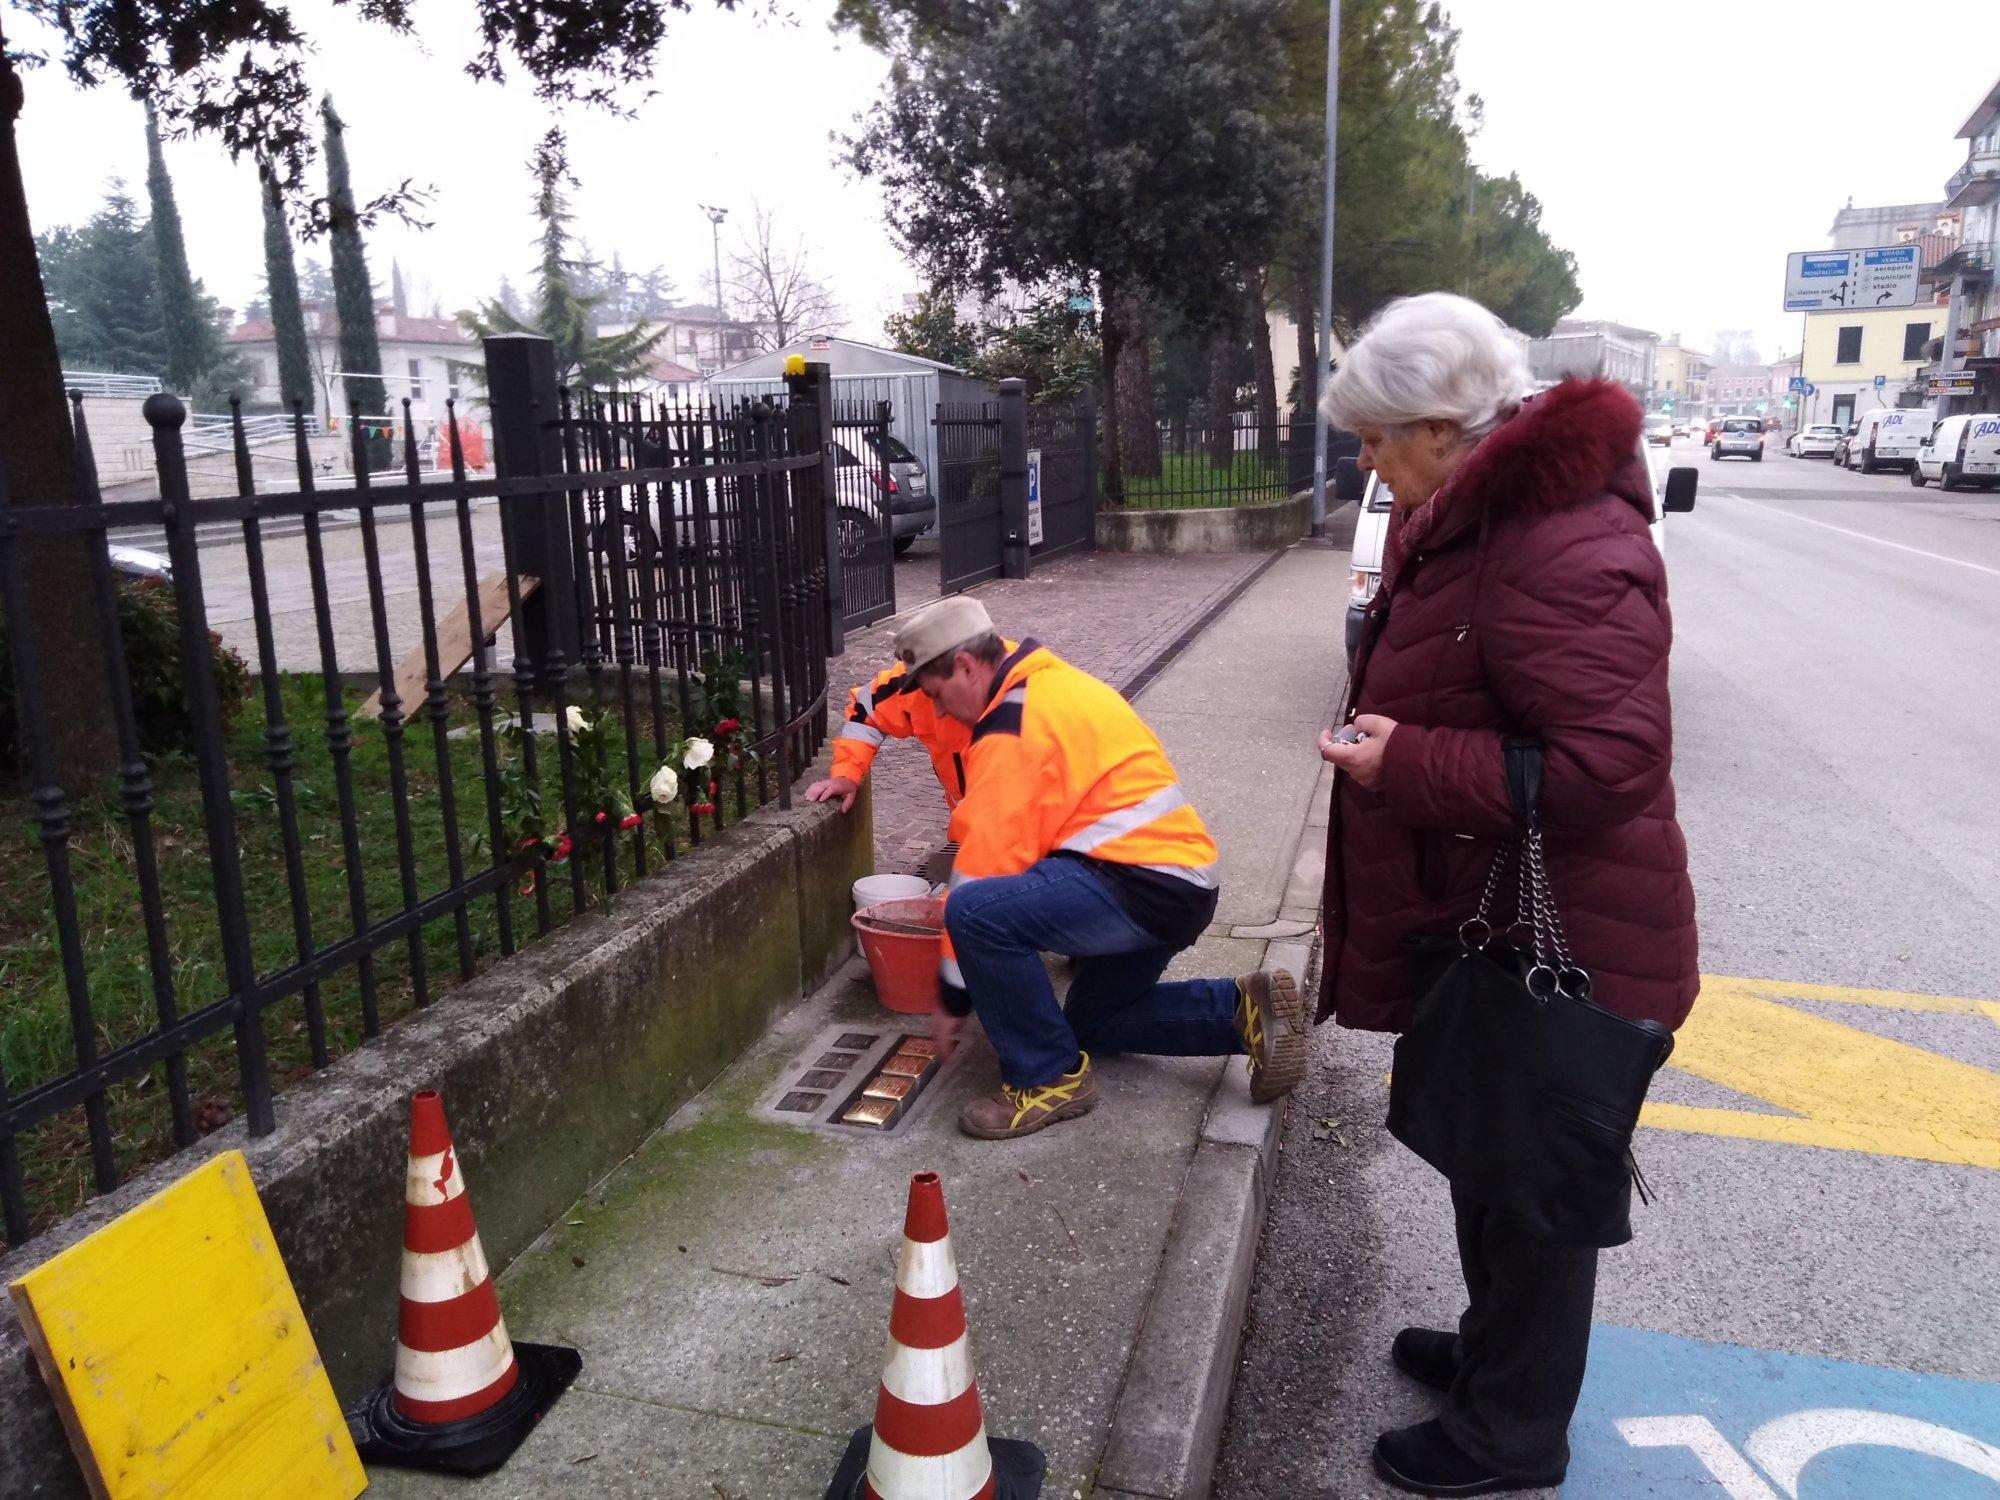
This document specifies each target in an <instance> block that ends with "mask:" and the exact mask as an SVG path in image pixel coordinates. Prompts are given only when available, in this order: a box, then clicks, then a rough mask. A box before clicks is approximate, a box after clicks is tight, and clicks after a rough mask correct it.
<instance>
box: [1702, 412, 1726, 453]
mask: <svg viewBox="0 0 2000 1500" xmlns="http://www.w3.org/2000/svg"><path fill="white" fill-rule="evenodd" d="M1721 425H1722V418H1720V417H1710V418H1709V419H1708V421H1707V422H1706V423H1704V424H1703V425H1702V429H1701V441H1702V445H1703V446H1704V447H1706V446H1707V445H1708V444H1710V443H1713V442H1714V441H1715V429H1716V428H1717V427H1719V426H1721Z"/></svg>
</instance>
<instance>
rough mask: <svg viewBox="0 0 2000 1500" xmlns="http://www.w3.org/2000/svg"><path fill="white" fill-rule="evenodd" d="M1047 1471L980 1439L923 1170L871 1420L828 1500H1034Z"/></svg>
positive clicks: (968, 1364)
mask: <svg viewBox="0 0 2000 1500" xmlns="http://www.w3.org/2000/svg"><path fill="white" fill-rule="evenodd" d="M1048 1466H1049V1464H1048V1459H1047V1458H1045V1457H1044V1456H1043V1454H1042V1450H1041V1449H1039V1448H1037V1447H1036V1446H1035V1445H1034V1444H1033V1443H1026V1442H1021V1441H1019V1440H1017V1439H1014V1438H989V1437H987V1435H986V1421H985V1416H984V1414H983V1413H982V1412H981V1411H980V1407H979V1383H978V1381H977V1380H975V1379H974V1378H973V1374H972V1349H971V1345H970V1343H969V1341H968V1340H967V1338H966V1332H965V1300H964V1298H963V1296H962V1295H961V1294H960V1292H959V1289H958V1264H957V1262H956V1261H955V1260H954V1259H953V1257H952V1253H951V1230H950V1227H949V1225H947V1224H946V1222H945V1213H944V1189H943V1187H942V1186H941V1185H940V1184H939V1181H938V1175H937V1173H935V1172H919V1173H917V1174H916V1175H915V1176H914V1177H912V1178H911V1179H910V1202H909V1208H908V1210H907V1211H906V1212H905V1214H904V1217H903V1257H902V1260H901V1262H900V1263H899V1264H898V1265H897V1267H896V1299H895V1301H894V1303H893V1304H892V1305H891V1307H890V1311H889V1347H888V1351H887V1354H886V1356H885V1358H884V1360H883V1367H882V1386H881V1389H880V1390H879V1391H878V1392H877V1393H876V1396H875V1421H874V1423H873V1424H872V1425H870V1426H867V1427H863V1428H861V1429H860V1430H859V1431H858V1432H856V1433H855V1434H854V1436H853V1437H852V1438H851V1439H850V1440H849V1441H848V1444H847V1452H846V1454H845V1455H844V1456H843V1457H842V1458H841V1461H840V1467H839V1468H838V1469H837V1470H836V1471H835V1472H834V1476H833V1483H832V1484H831V1485H830V1486H829V1487H828V1489H827V1492H826V1497H825V1500H1034V1497H1035V1496H1037V1495H1039V1494H1040V1493H1041V1492H1042V1477H1043V1475H1044V1474H1046V1473H1047V1471H1048Z"/></svg>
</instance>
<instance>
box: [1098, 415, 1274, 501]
mask: <svg viewBox="0 0 2000 1500" xmlns="http://www.w3.org/2000/svg"><path fill="white" fill-rule="evenodd" d="M1121 436H1122V437H1123V438H1124V446H1123V453H1122V458H1123V464H1124V474H1123V477H1122V489H1121V490H1120V491H1119V492H1118V493H1116V494H1114V493H1112V491H1111V487H1110V484H1109V482H1108V476H1107V484H1106V492H1105V493H1106V499H1107V500H1108V501H1110V503H1112V504H1114V505H1115V504H1123V505H1128V506H1142V507H1147V508H1157V509H1164V510H1179V509H1193V508H1199V507H1215V506H1231V505H1261V504H1267V503H1269V502H1271V501H1275V500H1283V499H1285V498H1286V497H1287V496H1288V495H1291V494H1294V493H1296V492H1297V491H1298V490H1299V489H1301V488H1304V487H1306V486H1309V485H1310V484H1311V483H1312V461H1313V424H1312V420H1311V419H1310V418H1309V417H1307V416H1304V415H1301V414H1300V413H1297V412H1293V413H1290V414H1289V415H1286V416H1281V417H1279V418H1278V419H1277V420H1276V421H1275V422H1264V421H1261V420H1259V418H1258V416H1257V414H1256V413H1254V412H1237V413H1235V414H1234V415H1233V417H1232V418H1231V419H1230V420H1229V421H1226V422H1217V423H1199V422H1194V423H1190V422H1162V423H1160V424H1159V426H1158V428H1157V429H1156V431H1155V432H1154V433H1152V434H1147V433H1143V432H1142V433H1138V434H1121ZM1155 444H1157V451H1158V460H1159V461H1158V463H1157V464H1155V463H1154V462H1153V456H1154V445H1155ZM1301 470H1303V473H1304V475H1305V479H1304V483H1303V484H1301V483H1300V482H1299V475H1300V473H1301Z"/></svg>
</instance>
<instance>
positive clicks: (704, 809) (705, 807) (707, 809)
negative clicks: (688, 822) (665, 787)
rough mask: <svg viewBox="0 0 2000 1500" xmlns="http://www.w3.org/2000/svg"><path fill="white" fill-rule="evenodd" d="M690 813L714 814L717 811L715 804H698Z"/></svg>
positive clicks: (691, 808)
mask: <svg viewBox="0 0 2000 1500" xmlns="http://www.w3.org/2000/svg"><path fill="white" fill-rule="evenodd" d="M688 811H689V812H692V813H712V812H714V811H715V804H714V803H713V802H697V803H695V805H694V806H693V807H690V808H689V809H688Z"/></svg>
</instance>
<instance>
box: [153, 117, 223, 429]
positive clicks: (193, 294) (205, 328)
mask: <svg viewBox="0 0 2000 1500" xmlns="http://www.w3.org/2000/svg"><path fill="white" fill-rule="evenodd" d="M146 195H147V197H148V198H149V199H150V200H151V202H152V208H153V219H152V231H153V250H154V255H155V257H156V260H157V262H158V266H159V288H160V292H159V309H160V323H161V326H162V327H163V328H164V329H165V332H166V356H167V358H166V369H165V370H164V372H163V373H162V378H163V379H164V380H165V381H166V383H167V385H168V386H169V387H170V388H171V389H173V390H175V391H178V392H180V393H181V394H183V395H185V396H187V397H188V398H189V399H190V400H192V401H194V402H195V404H196V405H207V404H210V403H212V402H214V401H215V400H217V399H218V398H220V397H222V396H224V395H226V394H228V393H229V391H230V390H231V389H232V388H233V387H234V386H235V385H236V384H237V383H238V382H239V381H240V380H241V378H242V375H243V373H244V371H243V366H242V362H241V361H240V360H237V359H235V358H233V357H232V356H231V355H230V353H229V351H228V349H227V347H226V346H225V345H224V343H223V338H222V320H221V316H220V312H219V310H218V308H217V307H216V304H215V299H214V298H213V297H210V296H209V295H208V294H207V293H206V292H204V291H203V290H202V285H201V283H200V282H199V281H196V280H195V278H194V273H193V272H192V271H191V270H189V269H188V258H187V240H186V238H185V237H184V236H183V235H182V233H181V211H180V209H179V208H178V207H177V206H176V205H175V203H174V183H173V179H172V178H171V177H169V176H168V175H167V159H166V156H165V154H164V153H163V152H162V151H161V149H160V127H159V119H158V117H157V116H156V115H155V114H154V112H153V107H152V105H150V104H148V105H147V106H146Z"/></svg>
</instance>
